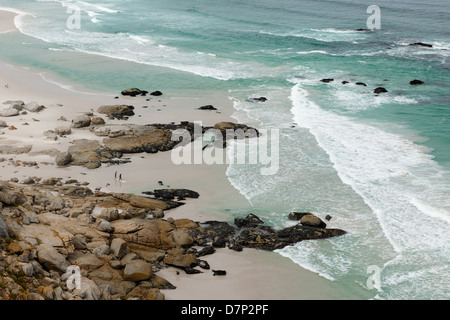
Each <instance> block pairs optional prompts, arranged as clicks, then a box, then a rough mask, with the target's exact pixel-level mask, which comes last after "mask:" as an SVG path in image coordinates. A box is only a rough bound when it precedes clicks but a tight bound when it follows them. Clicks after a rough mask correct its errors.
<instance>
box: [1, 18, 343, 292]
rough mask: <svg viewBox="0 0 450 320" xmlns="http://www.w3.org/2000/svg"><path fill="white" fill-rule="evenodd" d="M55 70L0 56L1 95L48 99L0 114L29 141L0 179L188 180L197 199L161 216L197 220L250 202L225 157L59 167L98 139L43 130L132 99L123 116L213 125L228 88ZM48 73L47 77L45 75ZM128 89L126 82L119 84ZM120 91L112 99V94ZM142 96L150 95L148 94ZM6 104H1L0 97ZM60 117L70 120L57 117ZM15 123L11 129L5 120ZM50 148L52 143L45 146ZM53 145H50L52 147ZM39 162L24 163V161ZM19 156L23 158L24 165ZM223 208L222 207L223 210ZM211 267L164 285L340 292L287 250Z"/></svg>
mask: <svg viewBox="0 0 450 320" xmlns="http://www.w3.org/2000/svg"><path fill="white" fill-rule="evenodd" d="M14 16H15V13H12V12H7V11H1V12H0V32H6V31H8V32H11V31H12V32H18V31H17V30H16V31H14V23H13V18H14ZM55 78H56V76H54V75H52V74H51V73H47V72H44V71H42V70H30V69H27V68H23V67H21V66H17V65H12V64H9V63H4V62H0V103H3V102H4V101H8V100H9V101H15V100H22V101H24V102H25V103H28V102H32V101H36V102H37V103H38V104H40V105H43V106H45V109H44V110H42V111H40V112H38V113H34V112H28V113H27V114H20V115H18V116H13V117H0V120H4V121H5V122H6V123H7V127H5V128H3V129H1V131H0V145H9V146H14V147H24V146H29V145H31V146H32V149H31V151H30V152H28V153H24V154H15V155H12V154H0V158H1V157H3V158H5V159H4V161H3V162H1V163H0V167H1V174H0V180H4V181H7V180H10V179H11V178H17V179H18V180H19V181H23V180H24V179H26V178H28V177H40V178H43V179H45V178H50V177H58V178H62V179H63V180H67V179H77V180H78V181H80V182H87V183H88V184H89V185H88V186H89V187H90V188H92V189H94V188H97V189H101V190H102V191H105V192H124V193H140V192H142V191H151V190H154V189H158V188H161V187H162V186H161V185H160V184H159V183H158V182H159V181H162V182H163V185H164V187H171V188H186V189H191V190H195V191H197V192H198V193H199V194H200V197H199V198H198V199H192V200H187V201H186V204H185V205H183V206H181V207H178V208H176V209H173V210H170V211H167V212H166V217H167V218H168V217H174V218H189V219H192V220H195V221H207V220H228V221H230V220H231V219H232V216H231V215H229V214H227V212H232V211H233V209H248V210H249V212H250V210H251V206H250V204H249V203H248V201H247V200H246V199H245V197H243V195H241V194H240V193H239V192H238V191H237V190H236V189H235V188H234V187H233V186H232V185H231V184H230V182H229V181H228V179H227V177H226V174H225V172H226V168H227V167H226V165H213V166H211V165H206V164H201V165H179V166H177V165H174V164H173V163H172V161H171V158H170V152H159V153H157V154H133V155H126V157H127V158H130V160H131V162H129V163H126V164H121V165H118V166H117V165H102V166H101V167H100V168H97V169H92V170H90V169H86V168H84V167H77V166H70V167H64V168H59V167H57V166H56V165H55V164H54V156H55V154H56V153H57V152H60V151H65V150H67V148H68V147H69V146H70V145H71V142H72V141H73V140H76V139H98V140H99V141H100V140H101V138H100V137H97V136H95V135H93V134H92V133H91V132H90V131H89V130H88V129H74V130H72V133H71V134H70V135H67V137H59V138H58V139H57V140H48V139H47V138H46V137H45V136H44V132H45V131H47V130H52V129H54V128H56V127H58V126H70V121H71V119H73V118H75V117H76V116H78V115H80V114H83V113H85V112H89V111H91V110H92V111H93V113H94V114H97V113H96V110H97V108H98V107H99V106H102V105H113V104H126V105H133V106H134V107H135V109H134V110H135V113H136V114H135V115H134V116H133V117H130V119H128V120H127V122H128V123H134V124H147V123H170V122H175V123H179V122H181V121H201V122H202V123H203V125H214V124H215V123H218V122H221V121H235V120H234V119H233V118H232V115H233V112H234V109H233V104H232V101H230V100H229V99H228V96H227V92H221V91H211V92H208V91H202V92H197V93H196V95H195V97H192V95H191V96H189V97H188V96H187V95H186V96H184V94H183V93H180V92H167V93H164V94H163V95H162V96H160V97H125V96H122V95H120V92H118V93H99V92H91V91H90V90H89V89H87V88H82V87H77V86H74V85H71V84H64V85H60V84H59V85H58V84H57V82H56V81H51V79H55ZM49 80H50V81H49ZM124 89H125V88H124ZM116 96H117V97H118V98H117V99H115V97H116ZM147 98H151V99H150V100H149V101H147ZM209 104H211V105H214V106H216V107H217V109H218V110H217V111H201V110H197V108H198V107H200V106H203V105H209ZM0 109H3V105H0ZM61 117H64V118H65V119H66V120H67V121H62V120H58V119H61ZM123 122H124V121H123V120H107V123H110V124H115V123H123ZM12 127H14V128H16V130H9V129H10V128H12ZM49 150H50V151H49ZM51 150H53V151H52V152H51ZM27 161H28V162H30V161H32V162H36V165H33V166H27V165H25V164H23V163H24V162H27ZM21 163H22V165H21ZM115 172H120V173H121V174H122V175H123V180H125V181H126V182H118V181H115V180H114V174H115ZM224 209H226V210H227V211H225V210H224ZM206 260H208V262H209V264H210V265H211V266H212V269H220V270H226V271H227V275H226V276H223V277H214V276H213V275H212V273H211V272H204V273H201V274H195V275H187V274H184V273H183V272H181V273H179V272H178V274H177V270H176V269H175V268H167V269H165V270H161V271H159V273H158V275H160V276H162V277H164V278H166V279H167V280H169V281H170V282H171V283H172V284H173V285H175V286H176V287H177V289H176V290H164V294H165V297H166V299H167V300H173V299H177V300H197V299H205V300H210V299H211V300H221V299H243V300H245V299H249V300H258V299H267V300H271V299H273V300H278V299H279V300H297V299H339V295H340V289H339V288H335V289H333V288H331V287H330V285H329V282H328V281H327V280H325V279H323V278H320V277H319V276H318V275H316V274H314V273H312V272H309V271H307V270H304V269H302V268H301V267H299V266H298V265H296V264H294V263H293V262H292V261H290V260H289V259H287V258H284V257H282V256H281V255H279V254H277V253H274V252H264V251H257V250H253V249H245V250H244V251H243V252H234V251H231V250H228V249H220V250H218V251H217V252H216V253H215V254H214V255H212V256H210V257H207V259H206Z"/></svg>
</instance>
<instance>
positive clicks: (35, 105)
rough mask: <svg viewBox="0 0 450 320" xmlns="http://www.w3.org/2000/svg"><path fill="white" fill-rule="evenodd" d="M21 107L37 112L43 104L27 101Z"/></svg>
mask: <svg viewBox="0 0 450 320" xmlns="http://www.w3.org/2000/svg"><path fill="white" fill-rule="evenodd" d="M22 107H23V109H25V110H27V111H30V112H39V111H41V110H42V109H43V108H44V107H43V106H41V105H40V104H38V103H37V102H36V101H32V102H29V103H27V104H25V105H23V106H22Z"/></svg>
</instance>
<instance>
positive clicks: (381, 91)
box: [373, 87, 388, 94]
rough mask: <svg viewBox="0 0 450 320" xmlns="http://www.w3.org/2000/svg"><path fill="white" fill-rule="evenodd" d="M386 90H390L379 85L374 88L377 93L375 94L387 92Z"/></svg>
mask: <svg viewBox="0 0 450 320" xmlns="http://www.w3.org/2000/svg"><path fill="white" fill-rule="evenodd" d="M386 92H388V91H387V90H386V89H385V88H383V87H378V88H375V89H374V90H373V93H375V94H380V93H386Z"/></svg>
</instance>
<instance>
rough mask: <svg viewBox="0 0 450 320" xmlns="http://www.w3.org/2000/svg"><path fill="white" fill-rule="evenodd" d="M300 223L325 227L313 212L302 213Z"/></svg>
mask: <svg viewBox="0 0 450 320" xmlns="http://www.w3.org/2000/svg"><path fill="white" fill-rule="evenodd" d="M300 223H301V224H302V225H303V226H308V227H315V228H326V227H327V225H326V223H325V222H323V221H322V220H321V219H320V218H319V217H316V216H315V215H313V214H307V215H304V216H303V217H302V218H301V219H300Z"/></svg>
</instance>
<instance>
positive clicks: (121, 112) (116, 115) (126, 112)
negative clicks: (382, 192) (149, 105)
mask: <svg viewBox="0 0 450 320" xmlns="http://www.w3.org/2000/svg"><path fill="white" fill-rule="evenodd" d="M133 109H134V107H133V106H127V105H111V106H101V107H99V108H98V109H97V112H98V113H101V114H106V115H107V116H108V117H109V118H111V119H118V120H123V119H128V117H130V116H134V111H133Z"/></svg>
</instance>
